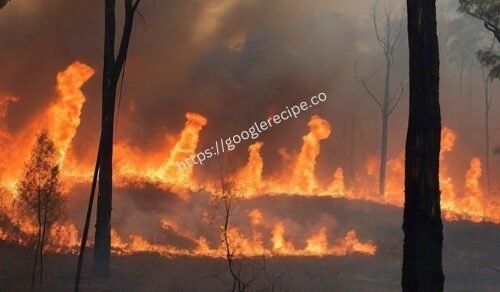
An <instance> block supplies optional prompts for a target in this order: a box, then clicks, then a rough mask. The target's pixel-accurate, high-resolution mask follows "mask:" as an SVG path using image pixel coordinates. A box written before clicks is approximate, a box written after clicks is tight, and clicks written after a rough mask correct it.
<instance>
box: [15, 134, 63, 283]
mask: <svg viewBox="0 0 500 292" xmlns="http://www.w3.org/2000/svg"><path fill="white" fill-rule="evenodd" d="M17 192H18V194H19V198H18V206H19V208H20V210H21V211H22V212H23V213H24V214H26V215H27V218H29V220H30V221H31V222H32V223H33V224H35V226H36V231H37V235H36V240H35V260H34V264H33V271H32V277H31V285H32V287H34V285H35V275H36V270H37V267H38V263H39V265H40V278H39V280H40V283H42V280H43V254H44V247H45V243H46V242H47V240H48V237H49V232H48V231H49V230H50V228H51V226H52V225H53V224H54V223H55V222H56V221H57V220H59V219H61V218H62V217H63V215H64V207H65V200H64V197H63V192H62V188H61V184H60V182H59V166H58V162H57V156H56V149H55V146H54V143H53V142H52V140H51V139H50V138H49V134H48V132H47V130H45V129H44V130H42V131H41V132H40V133H39V134H38V136H37V140H36V144H35V146H34V147H33V149H32V152H31V156H30V158H29V160H28V162H26V164H25V166H24V172H23V176H22V178H21V180H20V181H19V182H18V184H17ZM38 261H39V262H38Z"/></svg>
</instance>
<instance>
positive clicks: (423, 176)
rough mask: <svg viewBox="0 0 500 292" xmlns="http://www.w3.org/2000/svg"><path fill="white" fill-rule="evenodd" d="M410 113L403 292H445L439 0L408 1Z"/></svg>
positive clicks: (404, 225)
mask: <svg viewBox="0 0 500 292" xmlns="http://www.w3.org/2000/svg"><path fill="white" fill-rule="evenodd" d="M407 8H408V39H409V46H410V115H409V123H408V133H407V138H406V164H405V207H404V222H403V230H404V234H405V239H404V256H403V279H402V283H401V284H402V288H403V291H425V292H433V291H443V286H444V275H443V268H442V263H441V260H442V245H443V224H442V221H441V207H440V190H439V151H440V142H441V114H440V106H439V49H438V38H437V28H436V2H435V0H407Z"/></svg>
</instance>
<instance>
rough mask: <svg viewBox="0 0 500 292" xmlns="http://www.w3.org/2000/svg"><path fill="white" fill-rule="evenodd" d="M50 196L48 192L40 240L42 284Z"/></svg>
mask: <svg viewBox="0 0 500 292" xmlns="http://www.w3.org/2000/svg"><path fill="white" fill-rule="evenodd" d="M48 204H49V198H48V194H46V197H45V206H44V213H43V225H42V239H41V240H40V284H42V281H43V248H44V246H45V238H46V234H47V228H48V226H47V225H48V224H47V216H48V212H49V206H48Z"/></svg>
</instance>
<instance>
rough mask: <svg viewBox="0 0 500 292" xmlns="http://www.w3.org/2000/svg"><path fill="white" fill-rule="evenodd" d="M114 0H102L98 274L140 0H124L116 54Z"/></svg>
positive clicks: (104, 262)
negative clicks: (121, 84) (120, 104)
mask: <svg viewBox="0 0 500 292" xmlns="http://www.w3.org/2000/svg"><path fill="white" fill-rule="evenodd" d="M115 2H116V1H115V0H105V2H104V15H105V16H104V66H103V78H102V120H101V140H100V143H99V153H100V155H99V158H98V159H99V186H98V197H97V218H96V232H95V245H94V264H93V272H94V273H95V274H96V275H98V276H107V275H108V274H109V261H110V251H111V207H112V191H113V183H112V177H113V169H112V161H113V129H114V118H115V104H116V102H115V101H116V89H117V84H118V80H119V78H120V75H121V73H122V71H123V66H124V64H125V60H126V58H127V51H128V46H129V42H130V36H131V33H132V26H133V23H134V15H135V12H136V11H137V7H138V6H139V3H140V2H141V0H135V1H133V0H124V5H125V20H124V25H123V33H122V36H121V41H120V44H119V48H118V53H117V55H116V56H115V26H116V24H115V21H116V20H115V4H116V3H115Z"/></svg>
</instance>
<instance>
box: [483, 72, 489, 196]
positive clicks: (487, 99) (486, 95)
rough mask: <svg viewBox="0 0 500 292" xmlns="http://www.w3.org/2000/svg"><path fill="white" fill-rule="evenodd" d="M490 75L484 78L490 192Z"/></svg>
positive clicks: (487, 174) (486, 160)
mask: <svg viewBox="0 0 500 292" xmlns="http://www.w3.org/2000/svg"><path fill="white" fill-rule="evenodd" d="M489 88H490V87H489V77H488V76H487V77H486V79H484V138H485V143H484V144H485V145H484V146H485V149H484V150H485V152H484V154H485V156H484V158H485V164H486V187H487V190H488V194H489V193H490V106H489V104H490V94H489Z"/></svg>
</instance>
